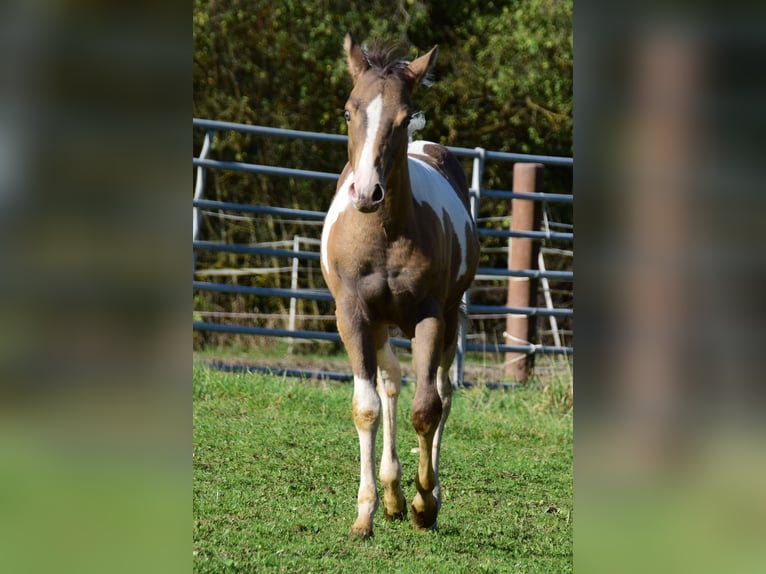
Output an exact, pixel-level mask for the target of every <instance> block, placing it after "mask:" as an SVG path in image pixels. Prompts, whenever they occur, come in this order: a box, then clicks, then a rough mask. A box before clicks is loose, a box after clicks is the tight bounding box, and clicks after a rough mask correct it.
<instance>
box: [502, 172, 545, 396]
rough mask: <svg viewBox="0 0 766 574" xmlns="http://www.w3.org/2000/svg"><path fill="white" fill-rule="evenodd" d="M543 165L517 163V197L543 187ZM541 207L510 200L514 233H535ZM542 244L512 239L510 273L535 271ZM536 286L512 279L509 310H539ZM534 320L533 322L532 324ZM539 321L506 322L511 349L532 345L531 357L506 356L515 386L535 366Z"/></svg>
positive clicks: (511, 317) (525, 318)
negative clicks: (521, 270) (520, 308)
mask: <svg viewBox="0 0 766 574" xmlns="http://www.w3.org/2000/svg"><path fill="white" fill-rule="evenodd" d="M542 167H543V166H542V164H539V163H516V164H514V166H513V191H514V192H516V193H535V192H536V191H540V187H542V186H541V185H540V184H541V182H540V181H539V179H540V174H541V173H542ZM538 214H539V204H538V203H537V202H535V201H532V200H529V199H516V198H514V199H512V200H511V231H534V229H535V225H536V222H537V220H538V217H537V215H538ZM539 248H540V246H539V243H536V242H535V241H534V240H533V239H527V238H525V237H513V238H511V248H510V251H509V255H508V269H509V270H518V269H532V268H533V264H536V263H537V251H538V250H539ZM533 286H536V282H534V281H533V280H532V279H530V278H529V277H510V278H509V280H508V303H507V304H508V307H536V305H532V304H531V297H532V295H533V294H535V293H536V290H534V289H533ZM530 319H531V320H530ZM536 319H537V318H536V317H534V316H533V317H529V316H527V315H516V314H509V315H508V318H507V319H506V333H505V334H506V337H507V338H508V339H510V344H511V345H520V344H521V345H529V346H530V350H532V353H530V354H528V353H506V354H505V374H506V375H507V376H509V377H511V379H512V380H513V381H514V382H525V381H526V380H527V377H528V376H529V370H530V369H531V367H532V366H533V365H534V357H535V356H534V339H535V332H536V324H537V320H536Z"/></svg>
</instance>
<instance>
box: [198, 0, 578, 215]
mask: <svg viewBox="0 0 766 574" xmlns="http://www.w3.org/2000/svg"><path fill="white" fill-rule="evenodd" d="M346 31H351V32H352V33H353V34H355V35H356V36H357V38H358V39H359V40H361V41H367V40H374V39H383V40H388V41H398V42H400V43H402V44H403V45H409V46H411V49H410V55H411V56H414V55H416V54H417V52H418V50H419V51H420V52H421V53H422V52H424V51H425V50H427V49H429V48H430V47H431V46H432V45H433V44H439V47H440V57H439V61H438V63H437V67H436V74H437V77H438V81H437V83H436V84H435V85H434V86H433V87H432V88H431V89H430V90H427V89H421V91H420V93H419V94H418V96H417V98H416V100H417V101H418V102H419V107H422V109H423V110H425V112H426V117H427V119H428V124H427V126H426V130H425V132H424V133H423V137H425V138H427V139H432V140H437V141H440V142H442V143H445V144H449V145H460V146H463V147H475V146H481V147H485V148H487V149H499V150H504V151H514V152H527V153H546V154H550V155H570V154H571V151H572V1H571V0H565V1H559V0H525V1H524V2H521V1H519V0H505V1H498V2H485V1H484V0H482V1H478V0H470V1H468V2H455V1H447V2H441V3H438V5H435V4H430V3H426V2H419V1H417V0H398V1H396V2H394V3H391V2H371V3H360V2H349V1H343V0H341V1H339V2H332V3H329V2H323V1H317V0H314V1H309V2H303V1H301V2H298V1H292V0H288V1H286V2H280V3H277V4H275V3H273V2H264V1H262V0H256V1H244V0H226V1H222V2H215V1H211V0H208V1H204V0H195V2H194V18H193V38H194V87H193V114H194V115H195V116H196V117H203V118H210V119H218V120H227V121H235V122H243V123H253V124H260V125H268V126H275V127H285V128H293V129H302V130H309V131H321V132H330V133H342V132H343V131H344V130H345V122H344V121H343V119H342V115H341V110H342V108H343V104H344V102H345V99H346V97H347V95H348V91H349V89H350V85H351V82H350V79H349V77H348V73H347V71H346V63H345V57H344V54H343V50H342V40H343V36H344V34H345V33H346ZM196 137H197V141H196V143H197V145H199V141H200V138H201V134H196ZM262 143H265V144H266V145H265V146H264V145H262ZM216 149H217V152H218V153H223V154H224V155H228V156H230V157H231V158H232V159H237V160H240V161H241V160H245V159H249V160H250V161H258V162H263V163H269V160H271V161H272V162H274V163H277V162H278V163H280V164H281V165H289V164H291V163H293V164H294V163H296V158H297V159H299V163H303V162H306V163H308V162H309V161H311V162H312V163H313V162H314V161H316V162H317V163H316V164H314V165H313V167H314V169H325V170H327V171H335V172H338V171H340V169H341V167H342V165H343V162H344V150H342V149H340V150H335V151H333V152H330V153H328V152H327V146H324V147H323V148H321V149H320V148H318V149H314V148H312V146H311V145H310V144H306V143H300V142H298V143H295V142H285V141H279V142H276V143H273V144H272V143H269V142H258V145H256V144H255V142H253V141H252V138H249V137H245V136H242V135H237V134H226V135H225V137H224V139H223V141H219V142H218V144H217V148H216ZM320 155H324V156H325V158H322V157H318V156H320ZM264 183H265V182H264ZM245 187H247V188H248V190H247V191H248V193H250V194H251V195H250V196H249V197H239V199H240V200H250V201H251V200H253V199H254V198H253V197H252V194H253V191H252V190H251V189H250V186H244V185H241V184H235V185H233V186H232V185H227V191H228V192H229V194H231V195H241V194H242V193H243V191H244V188H245ZM267 187H268V185H264V188H267ZM297 191H304V190H302V189H299V190H297ZM255 193H257V191H256V192H255ZM257 199H259V200H266V199H268V200H273V199H277V198H273V197H263V198H261V197H258V198H257ZM282 199H284V198H282ZM327 200H328V198H327V197H326V196H325V197H321V198H316V197H313V198H312V197H310V196H309V197H303V196H301V197H300V199H299V203H300V204H301V205H303V206H304V207H307V208H310V209H318V208H326V204H327V202H328V201H327Z"/></svg>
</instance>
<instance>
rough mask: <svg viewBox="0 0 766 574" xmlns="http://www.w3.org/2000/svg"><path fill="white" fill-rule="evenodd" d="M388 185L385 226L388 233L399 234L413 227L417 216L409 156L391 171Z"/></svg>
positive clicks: (384, 217)
mask: <svg viewBox="0 0 766 574" xmlns="http://www.w3.org/2000/svg"><path fill="white" fill-rule="evenodd" d="M386 187H387V188H388V189H387V191H386V193H387V198H386V203H385V206H384V213H382V214H381V216H382V218H383V226H384V227H385V229H386V231H387V232H388V233H393V234H396V235H399V234H400V233H402V232H403V231H404V230H406V229H409V228H410V227H411V225H412V223H413V218H414V217H415V214H414V205H413V196H412V185H411V183H410V172H409V167H408V162H407V156H405V157H404V160H403V161H401V162H400V163H399V165H398V166H397V168H396V169H394V170H392V171H391V173H390V175H389V178H388V181H387V182H386Z"/></svg>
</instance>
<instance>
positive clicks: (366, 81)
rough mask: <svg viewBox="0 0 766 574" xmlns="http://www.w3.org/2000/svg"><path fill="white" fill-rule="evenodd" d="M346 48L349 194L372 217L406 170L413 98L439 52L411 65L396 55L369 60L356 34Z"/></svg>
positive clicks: (378, 55)
mask: <svg viewBox="0 0 766 574" xmlns="http://www.w3.org/2000/svg"><path fill="white" fill-rule="evenodd" d="M343 45H344V48H345V49H346V55H347V57H348V69H349V71H350V72H351V77H352V78H353V80H354V89H353V90H352V91H351V95H350V96H349V98H348V101H347V102H346V107H345V111H344V114H345V118H346V122H347V123H348V161H349V163H350V164H351V168H352V170H353V174H354V175H353V181H352V182H351V184H350V185H349V188H348V193H349V198H350V200H351V202H352V203H353V204H354V206H355V207H356V208H357V209H358V210H359V211H363V212H372V211H375V210H377V209H378V208H379V207H380V206H381V205H382V204H383V201H384V200H385V197H386V181H387V179H388V176H389V175H390V174H391V173H392V170H395V169H403V166H404V165H405V163H404V162H406V157H407V142H408V138H407V126H408V124H409V122H410V117H411V116H412V113H413V109H412V102H411V100H410V97H411V95H412V92H413V91H414V90H415V87H416V86H417V85H418V84H419V83H420V82H421V81H422V80H423V78H424V77H425V76H426V74H427V72H428V70H429V69H430V67H431V66H432V65H433V63H434V62H435V61H436V55H437V53H438V48H437V47H436V46H434V47H433V48H432V49H431V51H429V52H428V53H427V54H425V55H423V56H421V57H419V58H417V59H416V60H414V61H413V62H406V61H403V60H401V59H399V58H398V57H396V56H395V55H394V53H393V51H392V50H376V51H373V52H372V53H370V54H366V53H365V52H364V51H363V50H362V48H361V47H360V46H359V44H357V43H356V41H355V40H354V38H353V37H352V36H351V34H346V39H345V41H344V44H343Z"/></svg>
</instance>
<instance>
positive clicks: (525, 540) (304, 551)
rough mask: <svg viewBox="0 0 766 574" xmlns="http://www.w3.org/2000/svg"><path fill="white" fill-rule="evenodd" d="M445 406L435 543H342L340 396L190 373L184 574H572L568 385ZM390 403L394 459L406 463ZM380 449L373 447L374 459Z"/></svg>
mask: <svg viewBox="0 0 766 574" xmlns="http://www.w3.org/2000/svg"><path fill="white" fill-rule="evenodd" d="M546 383H547V385H546V387H545V388H543V387H541V386H539V385H534V386H531V387H529V388H524V389H518V390H514V391H500V390H493V391H490V390H487V389H482V388H477V389H470V390H462V391H460V392H459V393H457V394H456V395H455V398H454V400H453V409H452V414H451V416H450V418H449V420H448V422H447V427H446V430H445V439H444V447H443V451H442V465H441V472H440V475H441V482H442V489H443V496H444V500H443V505H442V510H441V513H440V515H439V531H438V532H435V533H433V532H429V533H424V532H418V531H416V530H414V528H413V526H412V523H411V522H410V521H409V520H408V521H406V522H397V523H388V522H386V521H385V519H384V518H383V512H382V508H381V509H379V510H378V513H377V514H376V517H375V536H374V538H372V539H371V540H368V541H359V540H354V539H349V538H348V536H347V534H348V530H349V529H350V527H351V524H352V523H353V521H354V518H355V516H356V512H355V505H356V489H357V486H358V480H359V468H358V460H359V450H358V444H357V438H356V431H355V429H354V425H353V422H352V419H351V394H352V387H351V385H350V384H314V383H309V382H304V381H301V380H298V379H290V378H279V377H270V376H265V375H245V374H230V373H222V372H217V371H212V370H209V369H207V368H205V367H199V366H198V367H195V370H194V455H193V459H194V548H193V554H194V570H195V572H302V573H309V572H352V571H354V572H417V573H422V572H428V571H435V572H545V573H551V572H571V570H572V413H571V404H570V403H568V402H567V401H565V400H562V399H561V397H565V396H566V391H565V390H564V391H562V390H561V389H566V388H567V387H568V382H562V381H546ZM413 393H414V388H413V386H412V385H406V386H404V387H403V389H402V396H401V400H400V403H399V430H398V445H397V446H398V449H399V456H400V458H401V461H402V468H403V479H404V480H403V481H404V485H403V486H404V490H405V496H406V497H407V499H408V501H411V499H412V497H413V496H414V494H415V488H414V484H413V480H412V479H413V478H414V474H415V472H416V467H417V455H416V454H412V453H411V452H410V450H411V448H412V447H414V446H416V444H417V442H416V439H415V434H414V431H413V430H412V427H411V425H410V422H409V417H410V403H411V401H412V396H413ZM381 442H382V440H380V437H379V440H378V450H379V451H380V446H381Z"/></svg>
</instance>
